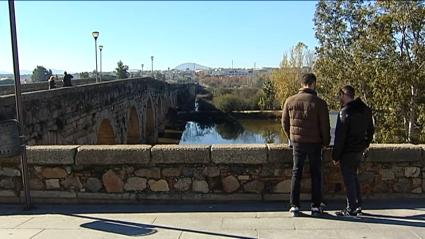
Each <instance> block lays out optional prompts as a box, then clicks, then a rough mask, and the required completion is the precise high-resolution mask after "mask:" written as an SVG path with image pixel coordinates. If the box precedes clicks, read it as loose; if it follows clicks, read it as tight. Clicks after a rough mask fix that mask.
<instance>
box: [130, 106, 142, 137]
mask: <svg viewBox="0 0 425 239" xmlns="http://www.w3.org/2000/svg"><path fill="white" fill-rule="evenodd" d="M138 143H140V126H139V114H138V113H137V110H136V108H135V107H134V106H133V107H131V108H130V111H129V115H128V128H127V144H138Z"/></svg>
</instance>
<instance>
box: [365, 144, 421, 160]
mask: <svg viewBox="0 0 425 239" xmlns="http://www.w3.org/2000/svg"><path fill="white" fill-rule="evenodd" d="M422 154H423V145H413V144H372V145H371V146H370V148H369V158H368V159H367V160H370V161H373V162H421V161H422Z"/></svg>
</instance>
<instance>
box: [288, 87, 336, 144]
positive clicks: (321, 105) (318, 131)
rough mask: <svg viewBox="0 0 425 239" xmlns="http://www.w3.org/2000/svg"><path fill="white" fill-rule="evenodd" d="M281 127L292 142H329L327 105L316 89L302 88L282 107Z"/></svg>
mask: <svg viewBox="0 0 425 239" xmlns="http://www.w3.org/2000/svg"><path fill="white" fill-rule="evenodd" d="M282 127H283V129H284V131H285V134H286V136H287V137H288V138H289V139H291V141H292V143H294V144H296V143H318V144H321V145H322V146H328V145H329V143H330V139H331V136H330V123H329V110H328V105H327V104H326V102H325V101H324V100H322V99H320V98H319V97H318V96H317V93H316V91H314V90H312V89H309V88H302V89H300V90H299V92H298V94H296V95H293V96H291V97H289V98H288V99H287V100H286V102H285V105H284V107H283V114H282Z"/></svg>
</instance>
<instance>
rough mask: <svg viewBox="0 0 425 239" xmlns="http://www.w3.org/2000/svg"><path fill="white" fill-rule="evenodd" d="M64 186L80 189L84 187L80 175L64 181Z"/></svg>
mask: <svg viewBox="0 0 425 239" xmlns="http://www.w3.org/2000/svg"><path fill="white" fill-rule="evenodd" d="M62 186H63V187H64V188H65V189H67V190H72V191H80V190H81V189H82V188H83V185H82V184H81V181H80V178H79V177H74V176H70V177H67V178H66V179H65V180H63V181H62Z"/></svg>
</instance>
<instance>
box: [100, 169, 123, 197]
mask: <svg viewBox="0 0 425 239" xmlns="http://www.w3.org/2000/svg"><path fill="white" fill-rule="evenodd" d="M102 181H103V186H105V189H106V192H108V193H121V192H123V191H124V183H123V181H122V179H121V178H120V177H119V176H118V175H117V174H116V173H115V172H114V171H112V170H109V171H107V172H106V173H105V174H103V176H102Z"/></svg>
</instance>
